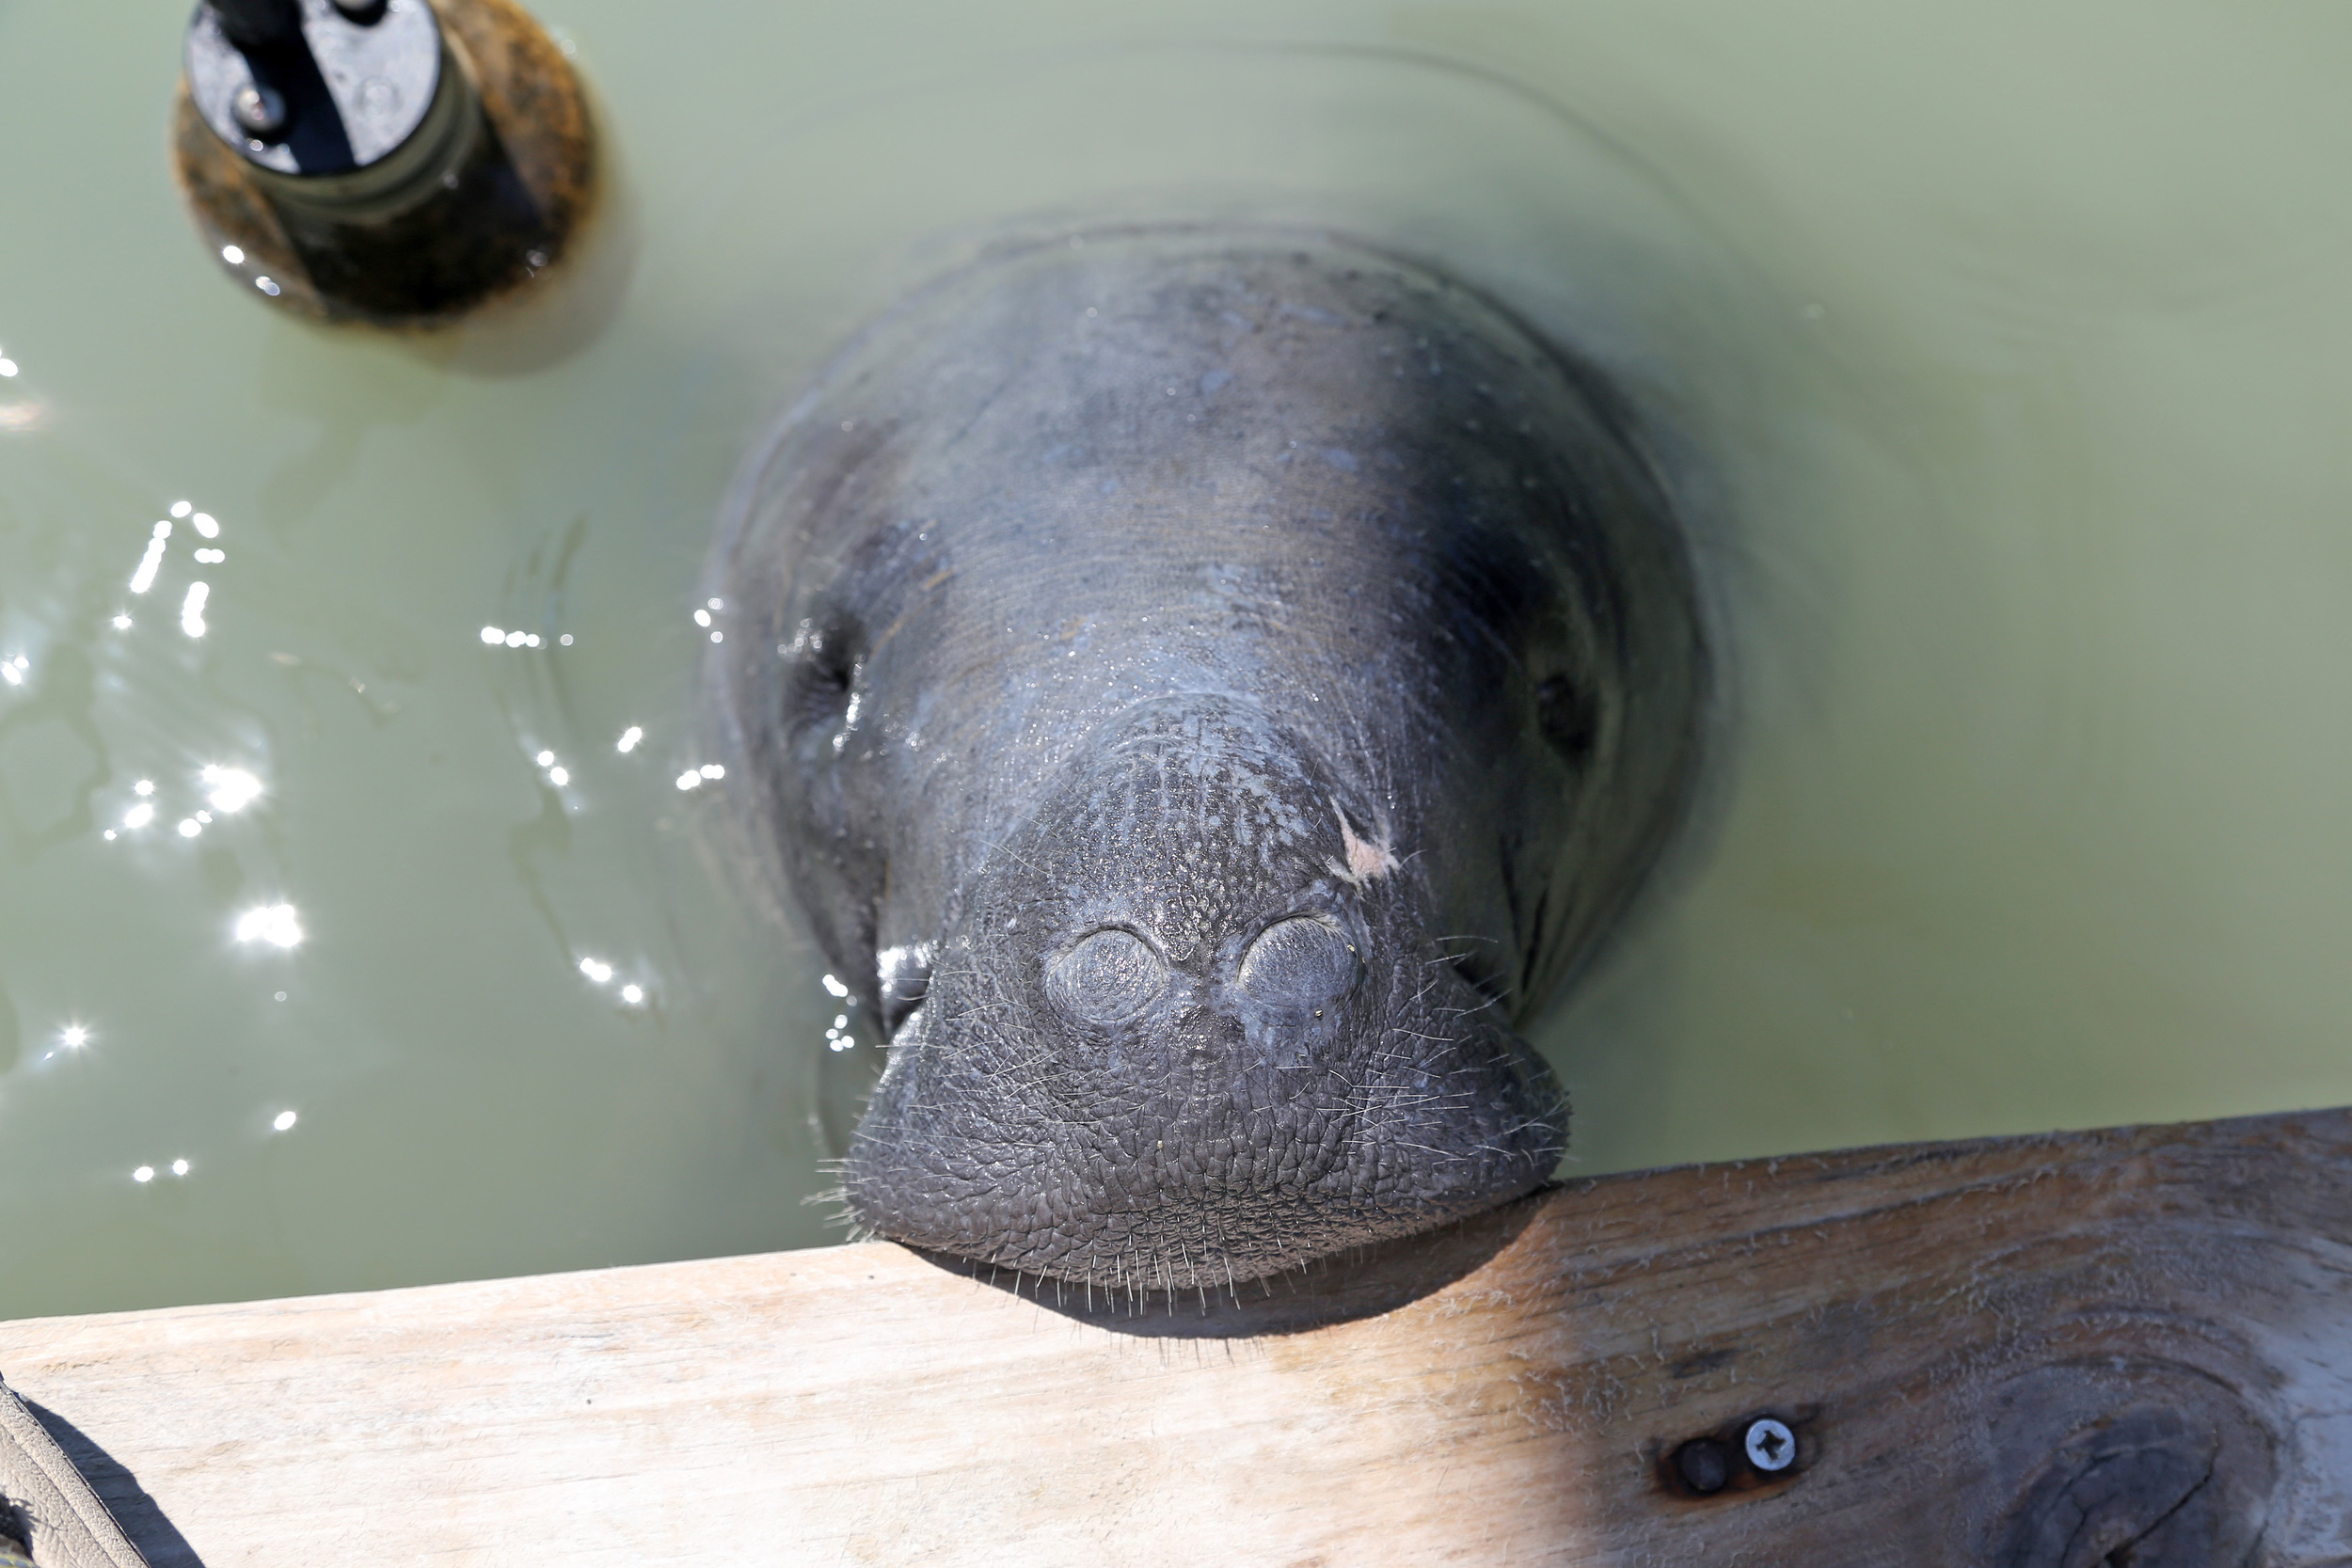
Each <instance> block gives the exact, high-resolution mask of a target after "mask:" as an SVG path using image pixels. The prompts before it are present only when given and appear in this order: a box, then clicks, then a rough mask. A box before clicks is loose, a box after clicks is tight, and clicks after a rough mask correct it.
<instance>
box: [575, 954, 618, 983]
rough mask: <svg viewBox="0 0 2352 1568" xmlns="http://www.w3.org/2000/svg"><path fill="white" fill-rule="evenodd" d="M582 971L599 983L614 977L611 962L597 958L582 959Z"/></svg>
mask: <svg viewBox="0 0 2352 1568" xmlns="http://www.w3.org/2000/svg"><path fill="white" fill-rule="evenodd" d="M580 973H581V974H585V975H587V976H588V978H590V979H591V980H594V981H595V982H596V984H598V985H603V984H604V983H605V982H606V981H607V980H610V979H612V965H611V964H609V963H603V962H600V961H598V960H597V959H595V958H582V959H580Z"/></svg>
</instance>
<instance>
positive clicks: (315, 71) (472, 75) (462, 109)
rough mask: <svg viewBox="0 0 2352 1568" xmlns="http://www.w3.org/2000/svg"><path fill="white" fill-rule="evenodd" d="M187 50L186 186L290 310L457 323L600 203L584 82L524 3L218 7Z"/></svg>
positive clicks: (222, 0)
mask: <svg viewBox="0 0 2352 1568" xmlns="http://www.w3.org/2000/svg"><path fill="white" fill-rule="evenodd" d="M185 61H186V76H185V79H184V81H183V90H182V95H181V109H180V114H179V116H178V120H177V124H176V127H175V132H174V143H175V146H174V151H175V153H176V158H175V163H176V165H177V172H178V174H179V177H180V183H181V186H182V189H183V192H184V193H185V194H186V196H187V198H188V202H189V205H190V206H191V208H192V209H193V210H194V214H195V217H196V220H197V224H198V227H199V229H200V230H203V231H204V233H205V235H206V237H207V239H208V240H210V241H211V242H212V244H213V245H214V248H215V252H216V253H217V254H218V255H219V257H220V259H221V261H222V263H223V264H224V265H225V266H227V267H228V268H229V269H230V271H231V272H232V273H233V274H236V275H237V276H239V277H241V279H242V280H243V281H245V282H246V283H248V284H249V285H251V286H252V287H253V288H254V289H256V290H257V291H258V292H259V293H262V294H263V295H265V296H267V297H269V298H271V299H274V300H277V301H278V303H279V304H280V305H285V306H292V307H294V309H300V310H303V311H305V312H307V313H309V314H311V315H316V316H322V317H326V318H329V319H342V320H354V319H356V320H361V321H369V322H374V323H377V324H380V325H428V324H431V323H434V322H438V321H446V320H450V319H453V318H454V317H456V316H459V315H462V314H464V313H466V312H467V311H469V310H471V309H474V308H475V307H477V306H479V305H481V304H482V303H484V302H485V301H486V300H488V299H490V298H492V297H494V296H496V295H499V294H501V293H507V292H510V291H511V290H513V289H515V288H516V287H518V286H520V285H522V284H524V283H527V282H528V281H530V280H531V279H532V278H534V277H538V276H539V275H540V274H541V273H543V272H544V271H546V270H547V269H548V267H549V266H551V265H552V264H553V263H554V261H556V259H557V258H558V257H559V256H561V255H562V254H563V253H564V249H565V247H566V245H568V244H569V243H570V241H571V239H572V237H573V231H574V230H576V229H577V227H578V226H579V224H580V221H581V219H582V217H583V216H584V214H585V213H586V211H587V209H588V206H589V200H590V197H591V194H592V191H593V178H592V176H593V172H594V157H593V142H592V138H591V135H590V132H589V127H588V116H587V109H586V104H585V103H584V101H583V99H582V96H581V94H580V85H579V83H578V81H577V80H576V79H575V78H574V76H573V75H572V71H571V68H570V66H569V65H568V64H567V63H566V61H565V60H564V55H563V53H562V52H561V51H560V50H558V49H557V48H556V47H555V45H554V43H553V42H552V41H551V40H549V39H548V37H547V35H546V34H545V33H544V32H542V31H541V30H540V28H539V26H538V24H536V23H534V22H532V19H531V18H530V17H529V16H528V15H526V14H525V13H524V12H523V11H522V10H520V9H519V8H516V6H515V5H513V4H512V3H511V0H440V3H439V6H438V8H436V7H435V6H434V5H431V4H428V3H427V0H205V3H204V4H201V5H199V6H198V7H197V8H196V11H195V14H194V15H193V16H192V17H191V19H190V21H189V23H188V31H187V40H186V50H185Z"/></svg>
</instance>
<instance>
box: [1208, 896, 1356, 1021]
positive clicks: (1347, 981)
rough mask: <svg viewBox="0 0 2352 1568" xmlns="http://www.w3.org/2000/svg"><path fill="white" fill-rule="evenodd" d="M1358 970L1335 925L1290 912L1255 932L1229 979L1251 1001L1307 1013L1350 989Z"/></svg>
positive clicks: (1353, 951)
mask: <svg viewBox="0 0 2352 1568" xmlns="http://www.w3.org/2000/svg"><path fill="white" fill-rule="evenodd" d="M1363 973H1364V962H1363V958H1362V957H1361V956H1360V955H1359V954H1358V952H1357V951H1356V948H1355V946H1354V944H1353V943H1351V942H1349V941H1348V940H1347V938H1346V937H1344V936H1343V935H1342V934H1341V933H1340V931H1339V928H1338V927H1335V926H1333V925H1332V924H1331V923H1330V922H1329V921H1327V920H1321V919H1318V918H1316V917H1315V916H1313V915H1293V916H1292V917H1291V918H1289V919H1288V920H1278V921H1276V922H1275V923H1274V924H1273V925H1271V926H1269V927H1266V928H1265V929H1264V930H1263V931H1261V932H1259V933H1258V940H1257V941H1255V942H1251V943H1250V944H1249V951H1248V952H1247V953H1245V954H1243V955H1242V960H1241V973H1240V974H1238V975H1236V976H1235V983H1236V984H1238V985H1239V986H1240V987H1241V989H1242V991H1243V993H1244V994H1245V995H1247V996H1248V998H1249V999H1250V1000H1251V1001H1253V1002H1258V1003H1262V1004H1264V1005H1266V1006H1277V1007H1298V1008H1304V1009H1307V1010H1309V1011H1310V1012H1311V1011H1312V1010H1313V1009H1314V1008H1317V1007H1327V1006H1330V1005H1331V1004H1332V1003H1334V1002H1337V1001H1338V1000H1339V999H1340V998H1342V997H1343V996H1345V995H1346V994H1347V993H1348V992H1349V991H1351V990H1355V989H1356V982H1357V981H1358V980H1359V979H1361V978H1362V976H1363Z"/></svg>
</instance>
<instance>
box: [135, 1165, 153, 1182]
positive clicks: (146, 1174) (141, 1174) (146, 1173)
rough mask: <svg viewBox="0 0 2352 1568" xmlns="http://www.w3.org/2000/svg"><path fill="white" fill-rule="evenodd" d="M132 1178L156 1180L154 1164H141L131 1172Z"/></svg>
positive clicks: (136, 1179)
mask: <svg viewBox="0 0 2352 1568" xmlns="http://www.w3.org/2000/svg"><path fill="white" fill-rule="evenodd" d="M131 1180H134V1181H152V1180H155V1167H154V1166H153V1165H141V1166H140V1167H139V1168H138V1169H136V1170H135V1171H133V1172H132V1173H131Z"/></svg>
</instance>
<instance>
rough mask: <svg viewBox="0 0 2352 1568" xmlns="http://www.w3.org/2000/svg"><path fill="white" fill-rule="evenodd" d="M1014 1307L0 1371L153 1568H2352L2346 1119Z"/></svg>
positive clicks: (362, 1333)
mask: <svg viewBox="0 0 2352 1568" xmlns="http://www.w3.org/2000/svg"><path fill="white" fill-rule="evenodd" d="M1036 1291H1037V1286H1036V1282H1035V1281H1034V1280H1030V1281H1023V1282H1020V1284H1019V1289H1018V1291H1016V1290H1015V1289H1013V1288H1012V1285H1011V1282H1008V1281H998V1282H996V1283H994V1284H992V1283H990V1282H989V1281H987V1280H984V1279H975V1278H971V1277H968V1276H966V1275H964V1274H962V1273H960V1272H958V1271H957V1270H955V1269H953V1268H951V1267H947V1266H943V1265H942V1264H940V1263H938V1262H934V1261H931V1260H928V1259H924V1258H921V1257H918V1256H916V1255H914V1254H912V1253H909V1252H906V1251H904V1250H902V1249H900V1248H898V1247H895V1246H890V1245H887V1244H874V1245H863V1246H846V1247H836V1248H831V1249H825V1250H819V1251H812V1252H800V1253H784V1254H776V1255H771V1256H767V1257H756V1258H736V1259H715V1260H710V1261H704V1262H691V1263H675V1264H665V1265H661V1266H657V1267H650V1268H633V1269H614V1270H608V1271H602V1272H598V1273H592V1274H579V1275H553V1276H546V1277H540V1278H531V1279H515V1280H502V1281H493V1282H485V1283H480V1284H463V1285H444V1286H434V1287H428V1288H423V1289H417V1290H405V1291H380V1292H374V1293H371V1294H364V1295H347V1296H326V1297H315V1298H310V1299H305V1300H295V1301H284V1302H265V1303H252V1304H246V1305H241V1306H231V1307H183V1308H175V1309H171V1310H166V1311H151V1312H135V1313H121V1314H114V1315H107V1316H98V1317H87V1318H53V1319H45V1320H30V1321H24V1322H19V1323H0V1371H5V1372H6V1374H7V1376H8V1382H9V1384H10V1385H11V1386H14V1387H15V1388H16V1389H17V1390H18V1391H19V1392H20V1393H21V1394H23V1395H24V1397H25V1398H26V1399H27V1400H29V1401H32V1402H36V1404H37V1406H38V1407H39V1408H40V1413H41V1414H42V1415H43V1418H44V1420H45V1421H46V1422H47V1423H48V1424H49V1425H50V1426H51V1428H52V1430H53V1431H55V1432H56V1433H57V1434H58V1436H59V1439H60V1441H61V1442H62V1443H63V1444H64V1445H65V1446H66V1448H67V1449H68V1451H69V1452H72V1454H73V1455H74V1456H75V1458H76V1459H77V1461H78V1462H80V1463H81V1464H82V1465H83V1467H84V1468H85V1470H86V1471H87V1472H88V1473H89V1474H90V1475H91V1477H92V1479H93V1481H95V1482H96V1483H97V1485H98V1487H99V1490H100V1492H101V1493H102V1494H103V1495H104V1496H106V1497H107V1499H108V1501H109V1503H110V1504H111V1505H112V1506H114V1507H115V1509H116V1510H117V1513H118V1514H119V1516H120V1517H122V1519H123V1521H124V1523H125V1526H126V1528H129V1529H130V1531H131V1533H132V1534H133V1536H134V1537H135V1539H137V1540H138V1541H139V1543H140V1544H141V1545H142V1547H143V1548H144V1549H145V1550H146V1551H147V1553H148V1555H149V1557H150V1560H151V1562H153V1563H154V1564H155V1565H156V1568H166V1565H168V1564H177V1563H190V1562H199V1561H200V1562H202V1563H205V1564H209V1565H211V1568H229V1565H231V1564H247V1563H253V1564H260V1563H268V1564H301V1565H305V1568H312V1565H318V1564H327V1563H341V1562H361V1561H369V1562H408V1561H413V1562H428V1563H437V1564H442V1563H446V1564H476V1563H516V1564H548V1563H555V1562H559V1561H560V1562H564V1563H577V1564H590V1563H596V1564H614V1565H619V1564H630V1565H636V1564H650V1563H673V1562H676V1563H687V1562H692V1563H772V1562H795V1563H797V1562H812V1563H835V1562H841V1563H891V1564H914V1563H961V1562H1006V1561H1019V1562H1024V1563H1081V1562H1083V1563H1087V1564H1089V1565H1092V1564H1101V1563H1104V1562H1119V1563H1137V1564H1152V1563H1180V1562H1181V1563H1184V1564H1186V1565H1187V1568H1191V1565H1196V1564H1199V1563H1201V1562H1203V1561H1214V1562H1245V1563H1251V1564H1259V1563H1267V1564H1356V1563H1372V1564H1385V1563H1415V1564H1421V1563H1443V1562H1463V1563H1502V1562H1509V1563H1558V1564H1568V1563H1578V1564H1583V1563H1609V1564H1625V1565H1632V1564H1638V1563H1657V1564H1668V1563H1733V1562H1746V1563H1757V1564H1762V1563H1774V1564H1778V1563H1788V1564H1804V1565H1805V1568H1849V1565H1851V1568H1885V1565H1892V1564H1904V1565H1909V1564H1946V1563H1949V1564H1977V1563H1997V1564H2003V1565H2010V1564H2015V1565H2019V1568H2041V1565H2043V1564H2048V1565H2049V1568H2096V1565H2098V1564H2100V1563H2103V1562H2115V1563H2123V1562H2128V1563H2130V1564H2132V1565H2133V1568H2175V1565H2178V1568H2190V1565H2192V1564H2193V1565H2196V1568H2215V1565H2218V1564H2238V1563H2249V1562H2251V1563H2258V1564H2262V1565H2265V1568H2284V1565H2288V1564H2293V1565H2296V1568H2318V1565H2321V1564H2339V1565H2341V1564H2347V1563H2352V1112H2344V1111H2338V1112H2326V1113H2313V1114H2310V1115H2298V1116H2283V1117H2259V1118H2249V1119H2243V1120H2235V1121H2225V1122H2213V1123H2202V1124H2196V1125H2191V1126H2184V1127H2169V1128H2154V1129H2133V1130H2124V1131H2119V1132H2094V1133H2081V1134H2071V1135H2065V1136H2055V1137H2047V1138H2029V1139H2004V1140H1993V1141H1986V1142H1978V1143H1966V1144H1951V1145H1936V1146H1915V1147H1906V1148H1887V1149H1875V1150H1862V1151H1857V1152H1851V1153H1843V1154H1833V1155H1822V1156H1818V1157H1813V1156H1808V1157H1804V1158H1799V1159H1784V1160H1777V1161H1766V1162H1749V1163H1746V1164H1721V1165H1702V1166H1693V1167H1689V1168H1684V1169H1677V1170H1667V1171H1659V1172H1652V1173H1645V1174H1642V1175H1635V1176H1624V1177H1613V1178H1607V1179H1603V1180H1595V1181H1589V1182H1584V1183H1581V1184H1578V1185H1576V1186H1573V1187H1568V1188H1564V1189H1559V1190H1555V1191H1552V1192H1550V1193H1548V1194H1545V1195H1542V1196H1537V1197H1535V1198H1532V1199H1529V1200H1527V1201H1525V1202H1523V1203H1520V1204H1518V1205H1515V1206H1513V1207H1512V1208H1510V1209H1508V1210H1506V1211H1503V1212H1499V1213H1495V1214H1491V1215H1487V1216H1484V1217H1482V1218H1481V1219H1479V1220H1476V1221H1473V1222H1470V1223H1469V1224H1467V1225H1464V1226H1461V1227H1455V1228H1454V1229H1453V1230H1451V1231H1448V1232H1446V1233H1443V1234H1441V1235H1439V1236H1438V1237H1435V1238H1422V1239H1421V1240H1419V1241H1418V1242H1416V1243H1410V1244H1399V1245H1396V1246H1391V1247H1388V1248H1384V1249H1381V1250H1379V1251H1378V1252H1376V1253H1374V1254H1372V1255H1369V1256H1366V1257H1363V1258H1360V1259H1352V1260H1349V1261H1347V1262H1345V1263H1343V1264H1342V1265H1338V1266H1334V1267H1327V1268H1325V1269H1322V1270H1319V1271H1316V1272H1314V1273H1313V1274H1311V1275H1309V1276H1306V1277H1304V1278H1300V1279H1295V1280H1292V1281H1290V1282H1288V1283H1287V1284H1281V1285H1277V1286H1276V1287H1274V1289H1273V1291H1271V1292H1270V1293H1269V1292H1263V1291H1261V1292H1257V1293H1255V1294H1253V1295H1248V1296H1245V1297H1244V1298H1243V1299H1242V1300H1241V1301H1240V1302H1239V1303H1238V1304H1236V1303H1235V1302H1232V1301H1231V1300H1220V1299H1218V1298H1216V1297H1210V1298H1208V1300H1207V1302H1206V1303H1205V1304H1204V1303H1203V1302H1202V1301H1201V1300H1200V1299H1199V1298H1187V1299H1182V1300H1177V1301H1172V1302H1171V1301H1168V1300H1165V1299H1163V1300H1156V1301H1152V1302H1146V1303H1141V1304H1136V1303H1128V1302H1120V1303H1113V1304H1104V1303H1100V1302H1098V1303H1095V1304H1092V1306H1091V1307H1089V1305H1088V1304H1086V1303H1084V1302H1080V1301H1076V1300H1073V1299H1065V1300H1063V1301H1061V1302H1059V1303H1057V1302H1056V1300H1055V1299H1054V1292H1053V1289H1052V1287H1051V1286H1050V1285H1049V1286H1047V1287H1044V1289H1043V1299H1042V1300H1040V1299H1038V1298H1037V1294H1036ZM1761 1414H1770V1415H1772V1416H1775V1417H1777V1418H1781V1419H1783V1420H1785V1421H1786V1422H1788V1425H1789V1426H1790V1427H1792V1428H1793V1430H1794V1431H1795V1432H1796V1433H1797V1436H1798V1443H1799V1452H1800V1459H1799V1462H1798V1464H1797V1465H1795V1466H1794V1467H1793V1468H1792V1469H1789V1470H1787V1471H1784V1472H1781V1473H1780V1474H1778V1475H1776V1476H1775V1475H1767V1474H1764V1473H1762V1472H1759V1471H1757V1470H1756V1469H1755V1468H1754V1467H1753V1466H1750V1465H1745V1464H1744V1463H1739V1462H1737V1453H1738V1447H1739V1444H1740V1438H1741V1434H1742V1433H1743V1432H1744V1429H1745V1426H1746V1424H1747V1422H1748V1421H1749V1420H1750V1419H1751V1418H1754V1417H1756V1416H1757V1415H1761ZM1708 1436H1712V1437H1714V1438H1716V1439H1717V1440H1719V1441H1721V1442H1723V1443H1724V1444H1725V1445H1727V1450H1726V1451H1729V1452H1731V1453H1733V1455H1734V1457H1735V1465H1734V1468H1735V1470H1736V1471H1737V1474H1735V1475H1734V1477H1733V1478H1732V1481H1731V1483H1730V1484H1727V1485H1726V1486H1724V1488H1723V1489H1722V1490H1720V1491H1718V1492H1715V1493H1714V1494H1713V1495H1712V1496H1698V1495H1696V1494H1694V1493H1693V1492H1692V1490H1691V1488H1690V1487H1689V1486H1688V1485H1687V1484H1686V1483H1684V1482H1683V1481H1681V1480H1680V1479H1679V1471H1678V1470H1677V1466H1676V1465H1674V1463H1673V1462H1672V1456H1673V1455H1674V1454H1675V1452H1676V1451H1677V1448H1678V1446H1679V1445H1680V1444H1682V1443H1684V1442H1686V1441H1690V1440H1692V1439H1694V1438H1701V1437H1708Z"/></svg>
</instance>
